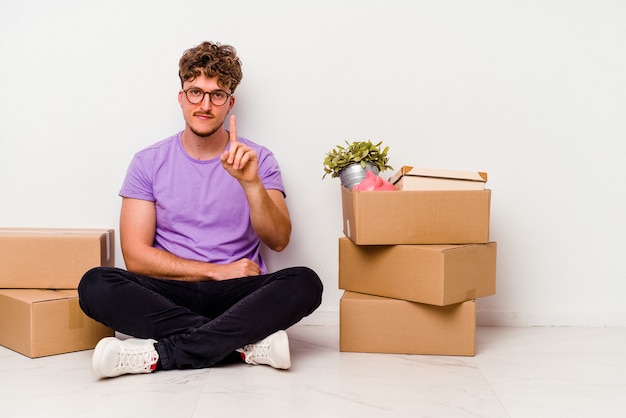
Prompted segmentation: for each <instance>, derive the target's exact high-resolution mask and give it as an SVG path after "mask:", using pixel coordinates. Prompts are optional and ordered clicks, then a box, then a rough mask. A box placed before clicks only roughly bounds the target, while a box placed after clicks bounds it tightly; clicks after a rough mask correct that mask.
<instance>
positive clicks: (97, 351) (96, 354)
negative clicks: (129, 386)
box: [91, 337, 117, 377]
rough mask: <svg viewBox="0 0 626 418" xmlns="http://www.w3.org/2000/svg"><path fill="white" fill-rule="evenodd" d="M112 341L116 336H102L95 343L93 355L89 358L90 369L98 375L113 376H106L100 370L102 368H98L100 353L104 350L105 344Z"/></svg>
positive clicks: (100, 359)
mask: <svg viewBox="0 0 626 418" xmlns="http://www.w3.org/2000/svg"><path fill="white" fill-rule="evenodd" d="M113 341H117V338H115V337H106V338H103V339H101V340H100V341H99V342H98V344H96V348H95V349H94V351H93V357H92V358H91V371H92V372H93V374H95V375H96V376H98V377H114V376H107V375H106V374H104V373H103V372H102V369H101V368H100V365H101V364H102V354H103V353H104V351H105V350H106V348H107V346H108V345H109V344H110V343H111V342H113Z"/></svg>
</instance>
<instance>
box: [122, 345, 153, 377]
mask: <svg viewBox="0 0 626 418" xmlns="http://www.w3.org/2000/svg"><path fill="white" fill-rule="evenodd" d="M118 355H119V362H118V364H117V366H116V368H119V369H122V370H130V371H133V372H140V371H144V372H149V371H150V369H151V366H152V365H153V364H154V363H156V361H157V359H158V358H157V357H156V355H155V351H154V350H146V349H139V348H134V347H124V348H123V349H122V350H120V351H119V353H118Z"/></svg>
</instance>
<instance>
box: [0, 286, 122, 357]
mask: <svg viewBox="0 0 626 418" xmlns="http://www.w3.org/2000/svg"><path fill="white" fill-rule="evenodd" d="M114 335H115V333H114V331H113V330H112V329H110V328H107V327H105V326H104V325H102V324H100V323H98V322H96V321H94V320H92V319H91V318H89V317H87V316H86V315H85V314H84V313H83V311H82V310H81V309H80V307H79V306H78V294H77V291H76V290H40V289H2V290H0V344H1V345H3V346H5V347H7V348H10V349H11V350H14V351H17V352H18V353H21V354H24V355H25V356H28V357H32V358H34V357H42V356H49V355H53V354H61V353H69V352H72V351H80V350H87V349H91V348H94V347H95V346H96V344H97V343H98V341H100V339H102V338H104V337H111V336H114Z"/></svg>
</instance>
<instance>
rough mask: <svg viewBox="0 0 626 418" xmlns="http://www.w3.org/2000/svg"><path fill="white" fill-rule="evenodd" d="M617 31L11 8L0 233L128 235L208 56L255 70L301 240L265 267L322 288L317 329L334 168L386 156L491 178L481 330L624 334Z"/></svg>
mask: <svg viewBox="0 0 626 418" xmlns="http://www.w3.org/2000/svg"><path fill="white" fill-rule="evenodd" d="M624 22H626V7H625V6H624V2H621V1H618V0H614V1H611V0H580V1H576V2H572V1H567V0H541V1H539V0H537V1H532V0H531V1H499V0H498V1H496V0H493V1H473V2H467V1H463V0H439V1H417V0H414V1H408V0H407V1H401V0H397V1H382V0H379V1H374V0H354V1H340V0H317V1H315V2H306V3H305V2H293V1H287V0H283V1H277V0H268V1H264V2H255V1H242V0H239V1H228V2H226V1H207V0H204V1H193V2H177V1H166V0H152V1H147V0H146V1H120V0H112V1H106V2H83V1H78V0H75V1H71V0H58V1H54V2H52V1H47V0H24V1H22V0H20V1H18V0H3V1H2V2H1V3H0V97H1V100H0V141H1V149H0V178H1V181H0V225H2V226H15V227H17V226H37V227H114V228H116V230H117V228H118V225H117V220H118V211H119V204H120V198H119V197H117V192H118V189H119V187H120V184H121V181H122V178H123V175H124V173H125V170H126V166H127V164H128V162H129V160H130V158H131V156H132V155H133V153H134V152H135V151H137V150H139V149H140V148H142V147H144V146H146V145H148V144H151V143H153V142H156V141H157V140H160V139H162V138H164V137H166V136H168V135H170V134H171V133H173V132H175V131H177V130H179V129H182V118H181V115H180V110H179V108H178V104H177V102H176V94H177V91H178V88H179V84H178V78H177V63H178V58H179V57H180V55H181V53H182V52H183V50H184V49H186V48H188V47H191V46H194V45H196V44H198V43H199V42H201V41H203V40H205V39H208V40H215V41H219V42H222V43H229V44H232V45H234V46H235V47H236V48H237V49H238V51H239V53H240V56H241V58H242V60H243V63H244V79H243V83H242V85H241V86H240V88H239V89H238V91H237V98H238V102H237V105H236V108H235V113H236V114H237V117H238V122H239V124H238V128H239V132H240V134H242V135H244V136H247V137H249V138H250V139H253V140H255V141H258V142H260V143H263V144H266V145H267V146H268V147H270V148H271V149H272V150H273V151H274V152H275V154H276V155H277V156H278V158H279V160H280V161H281V167H282V169H283V172H284V179H285V183H286V187H287V193H288V204H289V207H290V210H291V213H292V217H293V222H294V231H293V237H292V243H291V246H290V248H288V249H287V250H286V251H285V252H283V253H281V254H271V255H270V256H269V262H270V264H271V265H272V266H273V267H275V268H278V267H282V266H287V265H296V264H304V265H308V266H311V267H313V268H314V269H315V270H317V272H318V273H319V274H320V276H321V277H322V278H323V280H324V283H325V286H326V291H325V297H324V301H323V305H322V307H321V308H320V309H319V310H318V311H317V313H315V314H314V315H313V316H312V317H311V318H310V319H309V321H312V322H317V323H324V322H336V321H337V311H338V301H339V297H340V295H341V291H340V290H338V289H337V239H338V237H339V236H341V234H342V229H341V202H340V192H339V190H340V189H339V187H340V186H339V182H338V180H336V179H333V180H330V179H325V180H324V181H322V180H321V176H322V165H321V162H322V160H323V157H324V154H325V152H326V151H328V150H329V149H331V148H332V147H334V145H335V144H338V143H342V142H343V141H344V140H346V139H347V140H362V139H372V140H383V141H384V142H385V143H386V144H387V145H389V146H390V147H391V151H390V155H391V163H392V164H393V165H394V166H396V167H399V166H401V165H404V164H408V165H414V166H423V167H436V168H452V169H460V170H480V171H487V172H488V173H489V176H490V177H489V183H488V185H489V187H490V188H491V189H492V190H493V195H492V222H491V227H492V234H491V235H492V239H493V240H494V241H497V242H498V245H499V249H498V269H497V272H498V278H497V282H498V289H497V294H496V295H495V296H491V297H488V298H483V299H479V302H478V303H479V305H478V307H479V322H480V323H482V324H495V325H594V326H605V325H619V326H626V306H625V304H624V296H623V295H624V294H625V293H626V280H625V279H626V267H625V259H626V257H625V256H624V253H625V250H626V244H625V243H624V237H625V235H626V220H625V215H624V213H626V203H624V199H623V198H622V194H623V193H624V191H625V189H626V176H625V175H624V173H623V168H624V153H623V151H622V146H621V142H623V141H624V139H625V137H626V82H625V79H626V77H625V74H626V25H624ZM117 257H118V264H119V265H120V266H122V257H121V254H120V253H119V245H118V250H117Z"/></svg>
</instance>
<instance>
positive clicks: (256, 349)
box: [244, 343, 270, 362]
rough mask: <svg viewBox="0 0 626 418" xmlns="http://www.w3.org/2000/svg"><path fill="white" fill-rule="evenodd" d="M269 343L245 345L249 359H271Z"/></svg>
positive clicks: (247, 358)
mask: <svg viewBox="0 0 626 418" xmlns="http://www.w3.org/2000/svg"><path fill="white" fill-rule="evenodd" d="M269 350H270V345H269V343H256V344H249V345H247V346H245V347H244V352H245V354H246V360H247V361H253V362H254V361H258V360H269V359H270V358H269Z"/></svg>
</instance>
